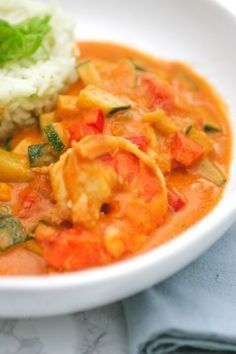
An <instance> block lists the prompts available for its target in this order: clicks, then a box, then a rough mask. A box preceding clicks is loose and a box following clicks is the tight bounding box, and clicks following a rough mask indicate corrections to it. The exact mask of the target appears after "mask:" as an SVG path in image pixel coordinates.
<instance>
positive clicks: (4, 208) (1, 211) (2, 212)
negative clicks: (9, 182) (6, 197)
mask: <svg viewBox="0 0 236 354" xmlns="http://www.w3.org/2000/svg"><path fill="white" fill-rule="evenodd" d="M10 216H12V210H11V207H10V206H9V205H0V218H8V217H10Z"/></svg>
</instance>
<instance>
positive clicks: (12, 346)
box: [0, 0, 236, 354]
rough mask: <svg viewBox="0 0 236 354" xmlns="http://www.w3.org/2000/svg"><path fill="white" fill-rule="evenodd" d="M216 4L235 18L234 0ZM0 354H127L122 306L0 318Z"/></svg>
mask: <svg viewBox="0 0 236 354" xmlns="http://www.w3.org/2000/svg"><path fill="white" fill-rule="evenodd" d="M0 1H1V0H0ZM111 1H112V0H111ZM113 1H115V0H113ZM173 1H174V0H173ZM196 1H200V0H196ZM217 1H218V2H220V3H222V4H223V5H225V6H226V7H228V8H229V9H230V10H231V11H232V12H233V13H234V14H235V15H236V0H217ZM45 306H46V304H45ZM0 354H128V343H127V335H126V327H125V320H124V314H123V309H122V306H121V304H119V303H117V304H114V305H109V306H106V307H103V308H99V309H96V310H93V311H88V312H82V313H79V314H74V315H68V316H61V317H53V318H45V319H26V320H7V319H0Z"/></svg>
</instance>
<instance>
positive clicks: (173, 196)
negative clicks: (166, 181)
mask: <svg viewBox="0 0 236 354" xmlns="http://www.w3.org/2000/svg"><path fill="white" fill-rule="evenodd" d="M167 197H168V203H169V206H170V207H171V209H172V210H173V211H174V212H177V211H179V210H181V209H182V208H183V207H184V206H185V204H186V202H185V200H184V199H183V198H182V197H180V196H179V195H178V194H177V193H175V192H174V191H173V190H170V189H168V190H167Z"/></svg>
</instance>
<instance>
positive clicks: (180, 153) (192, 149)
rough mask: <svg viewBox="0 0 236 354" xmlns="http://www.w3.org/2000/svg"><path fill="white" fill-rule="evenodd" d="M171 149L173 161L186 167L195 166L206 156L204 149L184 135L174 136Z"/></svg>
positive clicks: (177, 134)
mask: <svg viewBox="0 0 236 354" xmlns="http://www.w3.org/2000/svg"><path fill="white" fill-rule="evenodd" d="M170 148H171V156H172V159H173V160H175V161H176V162H178V163H180V164H181V165H182V166H184V167H188V166H191V165H193V164H194V163H195V162H196V161H197V160H199V159H200V157H202V156H203V154H204V150H203V148H202V147H201V146H200V145H199V144H198V143H196V142H195V141H193V140H192V139H190V138H189V137H187V136H186V135H184V134H183V133H176V134H174V136H172V139H171V143H170Z"/></svg>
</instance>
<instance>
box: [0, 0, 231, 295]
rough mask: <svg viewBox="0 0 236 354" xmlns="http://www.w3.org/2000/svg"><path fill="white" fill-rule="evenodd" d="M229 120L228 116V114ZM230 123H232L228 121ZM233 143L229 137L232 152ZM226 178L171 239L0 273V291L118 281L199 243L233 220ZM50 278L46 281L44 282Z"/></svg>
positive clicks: (214, 2)
mask: <svg viewBox="0 0 236 354" xmlns="http://www.w3.org/2000/svg"><path fill="white" fill-rule="evenodd" d="M204 1H205V3H211V4H212V5H213V6H215V7H218V8H219V9H220V10H221V11H222V12H224V13H225V15H227V16H229V15H230V16H231V17H232V19H233V20H234V21H235V20H236V17H235V16H234V15H233V13H232V12H230V11H229V10H228V9H227V8H226V7H225V6H224V5H223V4H222V3H219V2H218V1H217V0H204ZM229 120H231V119H230V117H229ZM231 124H232V122H231ZM235 144H236V141H235V139H234V138H233V136H232V151H231V155H232V152H233V150H234V146H235ZM232 165H233V155H232V156H231V161H230V167H229V176H230V175H231V170H232ZM230 180H231V178H230V177H229V181H228V183H227V186H226V187H225V190H224V192H223V195H222V197H221V199H220V200H219V202H218V203H217V205H216V206H215V207H214V208H213V209H212V210H211V211H210V212H209V213H208V214H207V215H206V216H204V217H203V218H202V219H201V220H199V221H198V222H196V223H195V224H194V225H192V226H191V227H189V228H188V229H187V230H185V231H184V232H182V233H180V234H179V235H176V236H175V237H174V238H173V239H172V240H169V241H167V242H165V243H164V244H162V245H160V246H157V247H156V248H153V249H150V250H147V251H145V252H143V253H141V254H137V255H134V256H132V257H130V258H128V259H125V260H122V261H118V262H117V263H113V264H110V265H106V266H101V267H97V268H90V269H86V270H81V271H74V272H70V273H62V274H54V275H39V276H7V275H6V276H0V291H7V292H8V291H15V290H17V291H20V292H21V291H22V292H23V291H35V292H37V291H38V290H41V291H49V290H60V289H62V288H65V287H66V288H68V289H70V288H73V287H84V286H86V287H87V286H91V285H96V284H99V283H103V282H107V281H109V280H111V279H112V280H113V281H115V280H118V279H119V278H122V277H128V276H130V275H133V276H134V275H135V274H138V273H139V272H140V271H141V270H142V271H143V270H145V269H148V268H151V267H153V266H154V265H155V264H156V265H157V264H159V263H162V262H163V261H165V260H167V259H171V257H172V256H175V257H176V256H177V255H180V254H181V253H182V252H184V251H187V250H188V249H189V248H192V247H194V245H195V244H198V243H199V242H201V241H202V240H203V239H204V238H205V237H206V235H207V234H208V233H210V232H212V230H214V229H215V230H217V229H218V228H219V227H220V226H221V225H222V224H223V223H225V222H227V220H231V222H232V223H233V221H236V191H235V192H233V193H231V195H230V196H228V197H225V192H226V190H227V187H228V185H229V183H230ZM206 249H207V248H206ZM49 279H50V281H48V280H49Z"/></svg>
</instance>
